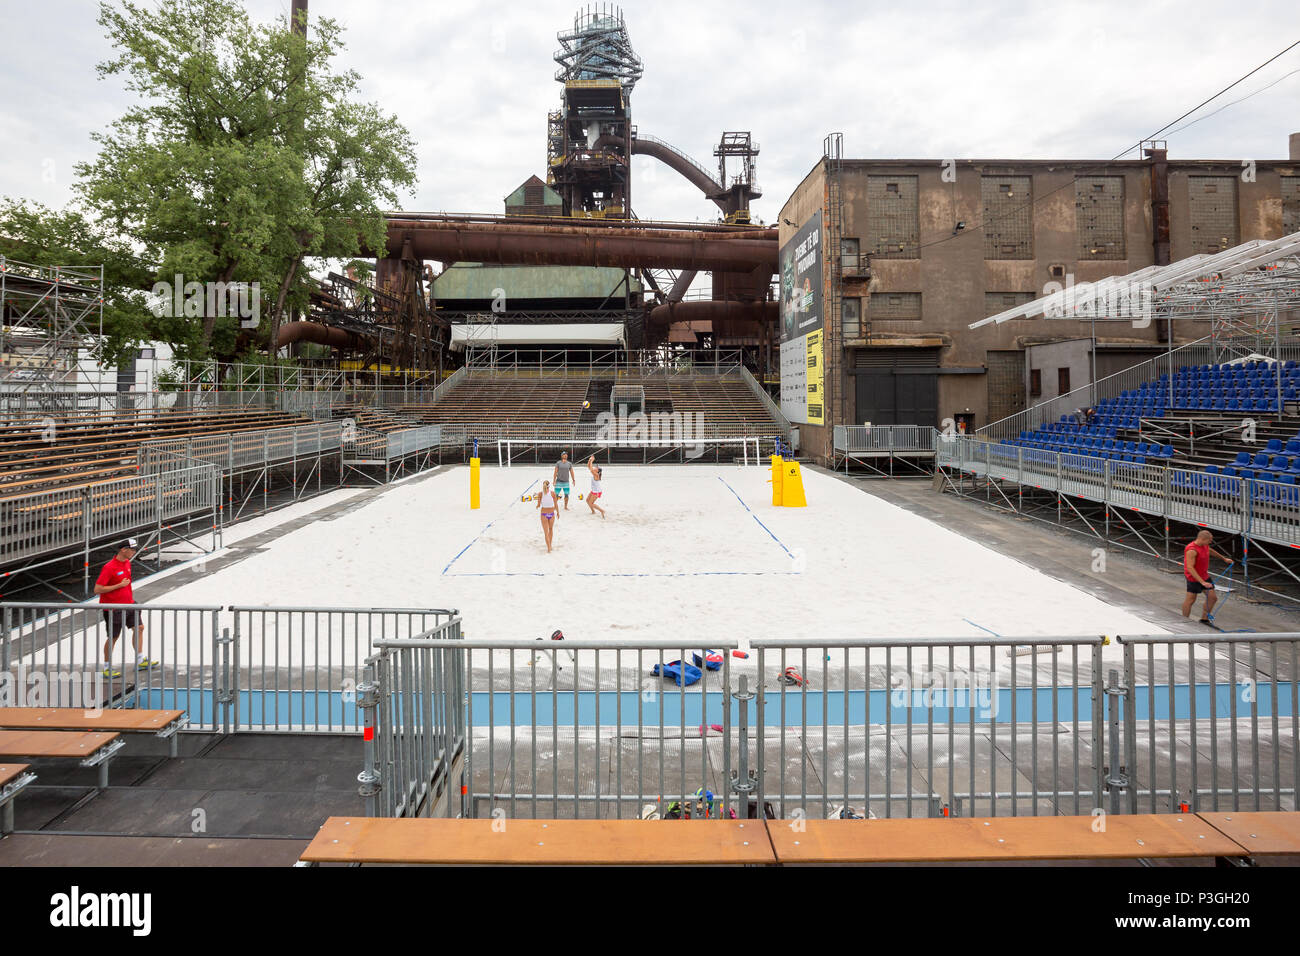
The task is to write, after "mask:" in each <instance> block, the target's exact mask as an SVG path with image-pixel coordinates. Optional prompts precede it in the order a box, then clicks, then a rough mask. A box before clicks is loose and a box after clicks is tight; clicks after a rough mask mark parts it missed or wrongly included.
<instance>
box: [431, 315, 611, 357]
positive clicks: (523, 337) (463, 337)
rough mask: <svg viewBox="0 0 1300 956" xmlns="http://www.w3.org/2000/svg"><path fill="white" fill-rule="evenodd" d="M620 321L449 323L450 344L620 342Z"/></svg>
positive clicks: (605, 343)
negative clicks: (517, 323)
mask: <svg viewBox="0 0 1300 956" xmlns="http://www.w3.org/2000/svg"><path fill="white" fill-rule="evenodd" d="M624 344H625V340H624V334H623V324H622V323H621V322H584V323H570V324H559V325H491V324H488V323H484V324H482V325H477V324H476V325H453V326H452V327H451V347H452V349H454V350H456V351H459V350H461V349H464V348H465V347H466V346H473V347H475V348H490V347H491V346H493V345H507V346H521V345H522V346H528V345H536V346H547V345H550V346H556V345H598V346H599V345H603V346H614V345H620V346H621V345H624Z"/></svg>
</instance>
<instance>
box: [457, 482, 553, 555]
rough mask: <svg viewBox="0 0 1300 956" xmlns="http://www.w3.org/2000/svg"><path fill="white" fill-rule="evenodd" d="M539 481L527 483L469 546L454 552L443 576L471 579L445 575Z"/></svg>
mask: <svg viewBox="0 0 1300 956" xmlns="http://www.w3.org/2000/svg"><path fill="white" fill-rule="evenodd" d="M539 480H540V479H538V478H534V479H533V480H532V481H530V482H529V483H528V487H527V488H525V489H524V490H523V491H521V492H519V494H518V495H516V496H515V499H514V500H513V501H511V502H510V504H508V505H506V506H505V507H504V508H502V509H501V513H500V514H498V515H497V516H496V517H495V518H493V519H492V520H491V521H489V522H488V523H487V524H485V525H484V526H483V528H482V530H480V531H479V533H478V534H476V535H474V537H473V538H472V539H471V540H470V542H469V544H467V545H465V547H463V548H461V549H460V550H459V551H457V552H456V557H454V558H452V559H451V560H450V561H448V562H447V566H446V567H445V568H443V569H442V573H443V574H444V575H446V576H447V577H451V578H457V577H471V576H472V575H469V574H447V572H448V571H449V570H450V569H451V566H452V565H453V564H455V563H456V562H457V561H459V560H460V558H461V555H463V554H464V553H465V552H466V551H468V550H469V549H470V548H472V547H474V545H475V544H477V543H478V539H479V538H481V537H483V535H485V534H487V529H488V528H490V527H492V526H493V525H494V524H496V523H497V522H498V521H500V520H501V519H502V518H503V517H505V513H506V512H507V511H509V510H510V509H511V508H513V507H514V506H515V504H516V503H517V502H518V501H520V500H521V499H522V498H523V497H524V495H526V494H528V492H529V491H531V490H532V487H533V485H535V484H537V482H538V481H539Z"/></svg>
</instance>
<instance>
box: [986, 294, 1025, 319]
mask: <svg viewBox="0 0 1300 956" xmlns="http://www.w3.org/2000/svg"><path fill="white" fill-rule="evenodd" d="M1035 298H1037V294H1036V293H1033V292H985V293H984V314H985V315H986V316H988V315H997V314H998V313H999V312H1005V311H1007V309H1014V308H1015V307H1016V306H1018V305H1024V304H1025V303H1027V302H1033V301H1034V299H1035Z"/></svg>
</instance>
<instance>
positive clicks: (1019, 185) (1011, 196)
mask: <svg viewBox="0 0 1300 956" xmlns="http://www.w3.org/2000/svg"><path fill="white" fill-rule="evenodd" d="M1032 183H1033V181H1032V180H1031V179H1030V177H1028V176H981V177H980V198H981V199H982V200H983V203H984V258H985V259H1032V258H1033V257H1034V195H1033V184H1032Z"/></svg>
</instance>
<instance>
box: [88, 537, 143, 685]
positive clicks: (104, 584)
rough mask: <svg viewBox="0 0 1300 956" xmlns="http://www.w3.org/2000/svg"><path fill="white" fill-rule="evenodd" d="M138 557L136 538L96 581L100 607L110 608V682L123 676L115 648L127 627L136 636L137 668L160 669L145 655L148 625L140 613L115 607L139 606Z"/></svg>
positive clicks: (106, 669)
mask: <svg viewBox="0 0 1300 956" xmlns="http://www.w3.org/2000/svg"><path fill="white" fill-rule="evenodd" d="M135 553H136V540H135V538H127V539H126V540H125V541H123V542H122V544H121V546H120V547H118V549H117V554H116V555H114V557H113V559H112V560H111V561H109V562H108V563H107V564H105V565H104V568H103V570H101V571H100V572H99V577H98V578H97V579H96V580H95V593H96V594H98V595H99V603H100V604H101V605H107V607H105V609H104V625H105V626H106V627H107V628H108V637H107V638H106V639H105V641H104V676H105V677H108V678H110V679H111V678H114V677H121V676H122V672H121V671H119V670H115V669H114V668H113V646H114V645H115V644H117V638H118V635H120V634H121V633H122V628H124V627H128V628H130V629H131V630H132V632H133V634H134V638H135V639H134V642H133V643H134V644H135V666H136V667H138V668H141V669H148V668H150V667H156V666H158V662H157V661H151V660H149V658H148V657H147V656H146V655H145V654H144V653H143V651H142V647H143V644H144V624H142V623H141V621H140V614H139V612H138V611H137V610H136V609H135V608H134V607H124V608H117V609H114V608H113V607H112V605H114V604H134V603H135V597H134V596H133V595H132V594H131V559H132V558H134V557H135Z"/></svg>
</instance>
